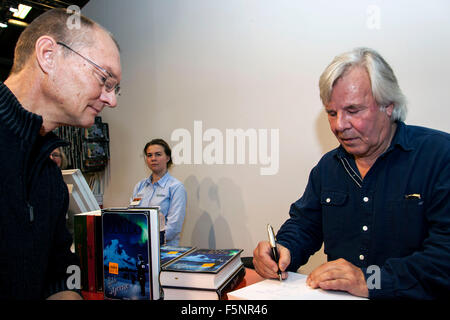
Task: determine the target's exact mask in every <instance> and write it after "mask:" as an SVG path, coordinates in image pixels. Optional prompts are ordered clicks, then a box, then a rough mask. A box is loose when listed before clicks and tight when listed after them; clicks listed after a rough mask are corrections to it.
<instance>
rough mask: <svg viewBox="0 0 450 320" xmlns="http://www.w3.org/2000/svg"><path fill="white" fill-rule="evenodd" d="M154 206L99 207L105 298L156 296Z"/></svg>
mask: <svg viewBox="0 0 450 320" xmlns="http://www.w3.org/2000/svg"><path fill="white" fill-rule="evenodd" d="M159 259H160V257H159V221H158V210H157V209H145V210H142V211H139V210H104V211H103V273H104V288H105V289H104V294H105V298H109V299H121V300H157V299H159V298H160V286H159V281H158V276H159V271H160V260H159Z"/></svg>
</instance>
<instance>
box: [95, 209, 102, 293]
mask: <svg viewBox="0 0 450 320" xmlns="http://www.w3.org/2000/svg"><path fill="white" fill-rule="evenodd" d="M102 232H103V230H102V216H95V278H96V291H97V292H101V291H103V234H102Z"/></svg>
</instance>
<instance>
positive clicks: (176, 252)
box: [160, 246, 195, 268]
mask: <svg viewBox="0 0 450 320" xmlns="http://www.w3.org/2000/svg"><path fill="white" fill-rule="evenodd" d="M194 249H195V247H178V246H161V254H160V263H161V268H164V266H166V265H168V264H169V263H172V262H174V261H175V259H178V258H181V257H182V256H183V255H185V254H187V253H189V252H191V251H192V250H194Z"/></svg>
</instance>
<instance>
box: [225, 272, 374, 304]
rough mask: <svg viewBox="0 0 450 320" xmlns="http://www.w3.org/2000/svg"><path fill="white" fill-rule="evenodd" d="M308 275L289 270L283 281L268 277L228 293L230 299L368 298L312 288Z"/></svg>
mask: <svg viewBox="0 0 450 320" xmlns="http://www.w3.org/2000/svg"><path fill="white" fill-rule="evenodd" d="M306 278H307V276H306V275H304V274H300V273H294V272H289V274H288V278H287V279H286V280H283V281H279V280H278V279H277V280H275V279H266V280H263V281H260V282H257V283H255V284H252V285H250V286H248V287H244V288H242V289H239V290H236V291H232V292H229V293H228V299H229V300H367V299H366V298H361V297H356V296H353V295H351V294H349V293H347V292H342V291H328V290H322V289H312V288H311V287H309V286H308V285H307V284H306Z"/></svg>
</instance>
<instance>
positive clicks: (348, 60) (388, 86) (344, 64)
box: [319, 48, 407, 121]
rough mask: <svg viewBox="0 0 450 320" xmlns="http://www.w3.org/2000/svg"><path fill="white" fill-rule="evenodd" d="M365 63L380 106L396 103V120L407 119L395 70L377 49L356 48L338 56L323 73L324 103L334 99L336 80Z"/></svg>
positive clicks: (321, 82) (374, 94)
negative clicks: (332, 96) (332, 97)
mask: <svg viewBox="0 0 450 320" xmlns="http://www.w3.org/2000/svg"><path fill="white" fill-rule="evenodd" d="M353 67H363V68H365V69H366V71H367V73H368V74H369V78H370V81H371V84H372V94H373V97H374V98H375V101H376V102H377V104H378V105H379V106H380V108H385V107H387V106H388V105H390V104H394V110H393V113H392V118H391V119H392V121H397V120H398V121H404V120H405V119H406V113H407V107H406V98H405V96H404V95H403V93H402V91H401V89H400V86H399V85H398V82H397V78H396V77H395V75H394V71H392V68H391V67H390V66H389V64H388V63H387V62H386V61H385V60H384V59H383V57H382V56H381V55H380V54H379V53H378V52H376V51H375V50H373V49H369V48H356V49H354V50H352V51H350V52H346V53H343V54H341V55H339V56H337V57H335V58H334V60H333V61H332V62H331V63H330V64H329V65H328V67H327V68H326V69H325V71H324V72H323V73H322V75H321V76H320V80H319V89H320V99H321V100H322V103H323V105H324V106H326V105H328V104H329V103H330V100H331V93H332V91H333V86H334V84H335V83H336V81H337V80H338V79H339V78H341V77H342V76H343V75H344V74H345V73H346V72H347V71H348V70H349V69H351V68H353Z"/></svg>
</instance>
